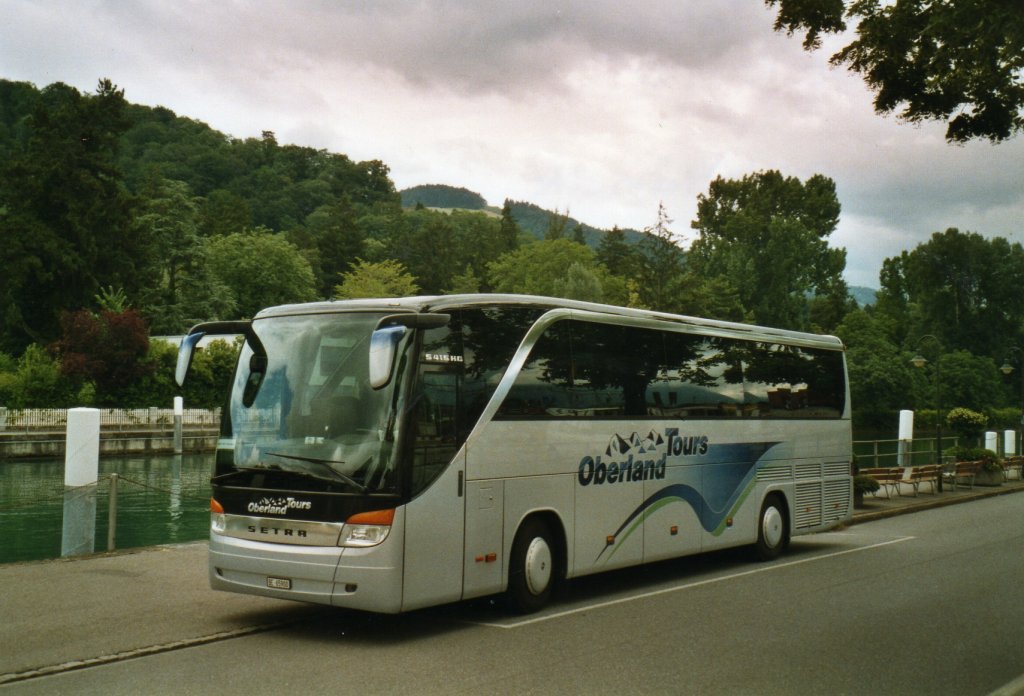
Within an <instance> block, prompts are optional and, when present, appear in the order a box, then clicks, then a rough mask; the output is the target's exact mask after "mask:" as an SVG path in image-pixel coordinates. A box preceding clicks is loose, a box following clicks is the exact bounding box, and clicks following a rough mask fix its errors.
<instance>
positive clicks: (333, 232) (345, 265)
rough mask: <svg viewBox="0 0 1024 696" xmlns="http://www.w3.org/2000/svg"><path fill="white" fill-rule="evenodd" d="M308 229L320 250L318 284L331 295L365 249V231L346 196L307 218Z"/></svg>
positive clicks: (320, 290)
mask: <svg viewBox="0 0 1024 696" xmlns="http://www.w3.org/2000/svg"><path fill="white" fill-rule="evenodd" d="M306 229H307V230H308V231H309V233H310V235H311V236H312V239H313V243H314V245H315V246H316V249H317V252H318V261H319V268H318V269H317V286H318V288H319V292H320V295H321V296H323V297H329V296H330V294H331V291H332V290H333V288H334V286H335V285H337V283H338V281H339V280H340V279H341V275H342V274H343V273H345V272H346V271H348V270H349V269H350V268H352V265H353V264H354V263H355V261H356V259H357V258H360V257H362V256H363V254H364V252H365V249H366V233H365V232H363V230H362V228H361V227H360V226H359V223H358V220H357V217H356V211H355V208H354V207H353V205H352V201H351V200H350V199H349V197H348V196H347V195H343V196H340V197H339V198H338V199H337V200H336V201H335V202H334V203H332V204H329V205H323V206H320V207H319V208H317V209H316V210H315V211H314V212H313V213H311V214H310V215H309V216H307V217H306Z"/></svg>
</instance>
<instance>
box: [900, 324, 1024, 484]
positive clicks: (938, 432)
mask: <svg viewBox="0 0 1024 696" xmlns="http://www.w3.org/2000/svg"><path fill="white" fill-rule="evenodd" d="M926 339H930V340H932V341H935V345H937V346H938V353H937V354H936V356H935V456H936V460H937V462H936V463H938V464H940V465H941V464H942V418H941V417H940V414H939V410H940V409H941V408H942V404H941V401H940V397H939V390H940V388H941V386H942V379H941V375H940V374H939V355H941V353H942V343H941V342H940V341H939V339H937V338H936V337H935V336H932V335H931V334H925V335H924V336H922V337H921V338H920V339H918V341H917V347H916V348H915V349H914V352H915V353H916V355H914V357H913V358H911V359H910V363H911V364H912V365H913V366H914V367H916V368H923V367H924V366H925V365H927V364H928V359H927V358H926V357H924V356H923V355H921V344H922V343H924V342H925V340H926ZM1022 372H1024V370H1022ZM939 492H940V493H941V492H942V476H941V475H940V476H939Z"/></svg>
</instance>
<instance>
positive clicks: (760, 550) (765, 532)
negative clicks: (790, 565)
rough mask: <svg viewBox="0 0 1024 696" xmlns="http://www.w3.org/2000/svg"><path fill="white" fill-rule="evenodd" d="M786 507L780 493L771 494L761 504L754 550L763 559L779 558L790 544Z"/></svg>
mask: <svg viewBox="0 0 1024 696" xmlns="http://www.w3.org/2000/svg"><path fill="white" fill-rule="evenodd" d="M788 526H789V524H788V520H787V519H786V508H785V505H784V504H783V502H782V499H781V498H780V497H779V496H778V495H769V496H768V497H767V498H765V500H764V504H763V505H762V506H761V515H760V516H759V517H758V524H757V543H756V544H755V545H754V552H755V553H756V555H757V557H758V558H759V559H760V560H762V561H770V560H772V559H774V558H778V556H779V554H780V553H782V552H783V550H785V548H786V546H787V545H788V544H789V529H788Z"/></svg>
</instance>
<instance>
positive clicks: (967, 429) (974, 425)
mask: <svg viewBox="0 0 1024 696" xmlns="http://www.w3.org/2000/svg"><path fill="white" fill-rule="evenodd" d="M987 423H988V416H986V415H985V414H984V413H978V412H977V411H972V410H971V409H969V408H954V409H952V410H950V411H949V413H947V414H946V425H948V426H949V428H950V429H951V430H952V431H953V432H955V433H956V434H957V435H958V436H960V437H974V436H976V435H978V433H980V432H981V431H982V430H983V429H984V428H985V425H986V424H987Z"/></svg>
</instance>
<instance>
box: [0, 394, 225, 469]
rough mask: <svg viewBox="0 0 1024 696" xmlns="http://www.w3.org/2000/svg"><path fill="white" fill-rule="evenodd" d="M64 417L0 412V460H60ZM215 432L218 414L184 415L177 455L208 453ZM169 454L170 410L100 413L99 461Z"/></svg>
mask: <svg viewBox="0 0 1024 696" xmlns="http://www.w3.org/2000/svg"><path fill="white" fill-rule="evenodd" d="M66 431H67V411H66V410H63V409H25V410H13V409H5V408H2V407H0V460H3V459H21V458H30V457H36V458H49V459H54V458H60V457H63V456H64V450H65V439H66ZM219 432H220V409H215V410H207V409H185V410H184V413H183V417H182V449H183V451H185V452H205V451H213V450H214V449H216V447H217V436H218V433H219ZM173 452H174V412H173V410H172V409H158V408H149V409H101V411H100V456H110V455H138V454H166V453H173Z"/></svg>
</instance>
